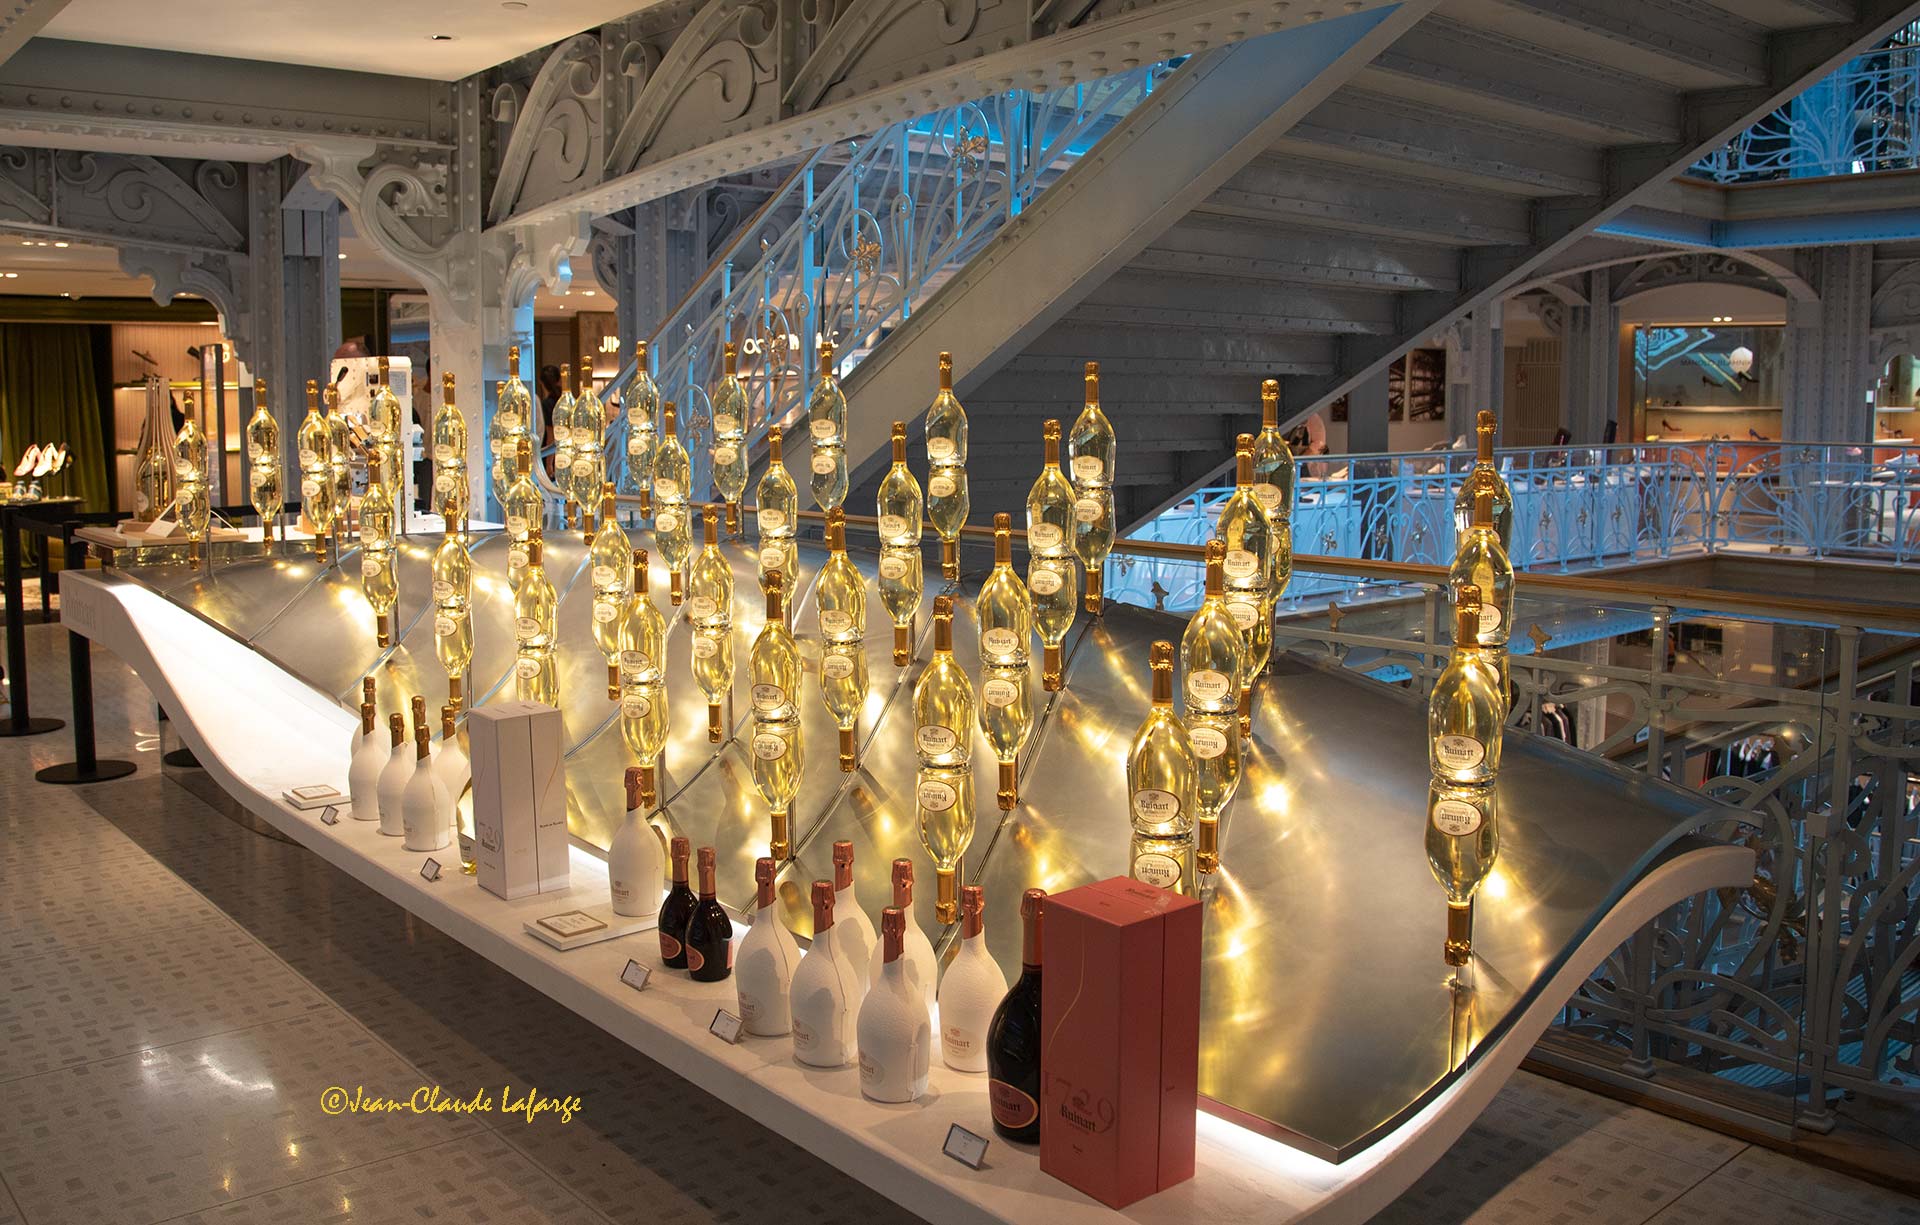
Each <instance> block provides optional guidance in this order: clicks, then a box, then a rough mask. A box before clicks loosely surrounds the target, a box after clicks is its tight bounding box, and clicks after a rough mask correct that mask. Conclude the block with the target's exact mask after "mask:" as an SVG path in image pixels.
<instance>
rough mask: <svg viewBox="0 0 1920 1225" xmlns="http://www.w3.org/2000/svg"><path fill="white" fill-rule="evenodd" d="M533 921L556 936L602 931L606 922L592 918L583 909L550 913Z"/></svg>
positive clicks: (581, 934) (582, 934) (580, 934)
mask: <svg viewBox="0 0 1920 1225" xmlns="http://www.w3.org/2000/svg"><path fill="white" fill-rule="evenodd" d="M535 922H537V923H539V924H540V926H542V927H544V928H546V929H547V930H548V931H550V932H552V933H553V934H554V935H556V936H584V935H586V934H587V933H588V932H597V931H604V930H605V929H606V926H607V925H606V924H605V923H604V922H602V921H601V920H599V919H596V918H594V917H593V916H592V915H590V914H588V913H587V912H586V911H584V910H569V911H566V912H565V913H563V914H550V915H548V916H546V917H545V918H543V919H537V920H535Z"/></svg>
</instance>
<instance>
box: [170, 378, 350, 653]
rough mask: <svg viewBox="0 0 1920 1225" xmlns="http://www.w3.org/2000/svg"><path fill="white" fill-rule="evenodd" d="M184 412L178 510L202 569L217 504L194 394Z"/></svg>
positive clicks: (176, 480) (184, 399)
mask: <svg viewBox="0 0 1920 1225" xmlns="http://www.w3.org/2000/svg"><path fill="white" fill-rule="evenodd" d="M180 411H181V412H182V413H184V414H185V416H186V422H185V424H183V425H181V427H180V432H179V434H177V435H175V437H174V440H173V488H174V495H173V496H174V506H175V508H176V509H177V510H178V511H179V513H180V526H181V527H182V528H183V529H184V530H185V531H186V533H187V560H188V561H189V563H191V564H194V565H198V564H199V562H200V558H201V555H202V550H203V549H204V548H205V547H206V541H207V528H208V526H209V525H210V524H211V523H212V521H213V503H212V502H211V501H209V500H208V498H207V435H206V432H205V431H204V430H202V429H201V428H200V418H199V416H198V415H197V414H195V412H194V409H193V393H192V392H190V391H188V392H182V393H181V396H180ZM382 645H384V644H382Z"/></svg>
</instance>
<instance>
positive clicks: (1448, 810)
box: [1433, 797, 1485, 838]
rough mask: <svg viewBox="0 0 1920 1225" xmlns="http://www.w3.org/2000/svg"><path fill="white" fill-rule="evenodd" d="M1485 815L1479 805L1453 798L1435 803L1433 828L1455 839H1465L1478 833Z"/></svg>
mask: <svg viewBox="0 0 1920 1225" xmlns="http://www.w3.org/2000/svg"><path fill="white" fill-rule="evenodd" d="M1484 819H1485V814H1483V813H1482V812H1481V811H1480V806H1479V805H1478V804H1473V803H1469V802H1468V801H1466V800H1456V799H1452V798H1450V797H1449V798H1447V799H1440V800H1435V801H1434V802H1433V828H1435V829H1437V830H1439V831H1440V832H1441V833H1443V834H1446V835H1448V836H1449V837H1453V838H1464V837H1465V836H1467V835H1468V834H1471V833H1474V832H1476V831H1477V830H1478V829H1479V828H1480V823H1481V822H1482V821H1483V820H1484Z"/></svg>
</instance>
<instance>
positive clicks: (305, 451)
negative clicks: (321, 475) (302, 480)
mask: <svg viewBox="0 0 1920 1225" xmlns="http://www.w3.org/2000/svg"><path fill="white" fill-rule="evenodd" d="M319 462H320V454H319V452H317V451H315V450H314V449H313V448H312V447H301V448H300V466H301V467H303V468H304V467H309V466H311V465H313V464H317V463H319Z"/></svg>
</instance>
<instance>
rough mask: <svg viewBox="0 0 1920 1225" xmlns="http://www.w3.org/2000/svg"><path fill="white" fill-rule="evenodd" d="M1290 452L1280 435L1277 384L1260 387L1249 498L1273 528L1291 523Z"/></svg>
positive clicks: (1277, 381) (1278, 386) (1291, 479)
mask: <svg viewBox="0 0 1920 1225" xmlns="http://www.w3.org/2000/svg"><path fill="white" fill-rule="evenodd" d="M1293 490H1294V465H1293V448H1292V447H1290V446H1288V445H1287V438H1286V435H1284V434H1282V433H1281V432H1280V380H1278V379H1267V380H1266V381H1264V382H1262V383H1261V384H1260V436H1259V437H1258V438H1255V439H1254V440H1253V496H1254V497H1256V498H1258V499H1260V505H1261V506H1262V507H1264V508H1265V509H1266V512H1267V515H1268V517H1269V518H1271V519H1272V520H1273V521H1274V522H1275V523H1276V524H1279V523H1287V524H1291V523H1292V522H1293Z"/></svg>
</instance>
